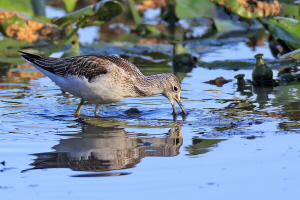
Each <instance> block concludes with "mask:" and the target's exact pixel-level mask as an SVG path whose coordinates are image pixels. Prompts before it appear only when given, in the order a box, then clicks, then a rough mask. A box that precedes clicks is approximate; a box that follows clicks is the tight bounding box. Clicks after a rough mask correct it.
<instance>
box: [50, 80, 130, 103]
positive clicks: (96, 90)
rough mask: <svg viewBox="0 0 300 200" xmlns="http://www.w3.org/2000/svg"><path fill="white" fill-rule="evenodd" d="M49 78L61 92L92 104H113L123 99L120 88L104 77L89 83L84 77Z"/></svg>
mask: <svg viewBox="0 0 300 200" xmlns="http://www.w3.org/2000/svg"><path fill="white" fill-rule="evenodd" d="M49 78H51V79H52V80H53V81H54V82H55V83H56V84H57V85H58V86H59V87H60V88H61V89H62V90H64V91H66V92H69V93H70V94H72V95H74V96H76V97H79V98H82V99H84V100H86V101H88V102H90V103H93V104H107V103H114V102H117V101H120V100H122V99H123V98H124V97H125V96H124V93H123V92H122V86H120V85H119V84H118V83H116V82H111V81H109V79H108V77H106V76H105V75H103V77H101V78H97V79H96V80H93V81H91V82H88V79H86V78H84V77H80V78H78V77H76V76H65V77H60V76H57V75H53V76H52V77H51V76H49Z"/></svg>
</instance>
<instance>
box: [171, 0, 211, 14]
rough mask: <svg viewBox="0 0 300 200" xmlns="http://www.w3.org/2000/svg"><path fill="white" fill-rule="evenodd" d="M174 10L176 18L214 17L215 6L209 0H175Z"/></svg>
mask: <svg viewBox="0 0 300 200" xmlns="http://www.w3.org/2000/svg"><path fill="white" fill-rule="evenodd" d="M175 5H176V7H175V12H176V16H177V17H178V18H199V17H207V18H213V17H216V15H217V12H216V6H215V5H214V3H212V2H211V0H201V1H199V0H188V1H187V0H176V4H175Z"/></svg>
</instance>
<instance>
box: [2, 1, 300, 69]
mask: <svg viewBox="0 0 300 200" xmlns="http://www.w3.org/2000/svg"><path fill="white" fill-rule="evenodd" d="M49 6H50V7H54V8H56V9H60V10H62V11H63V12H64V13H65V14H64V15H63V16H61V17H54V18H50V17H47V15H46V12H45V10H46V7H49ZM149 10H150V11H152V12H149ZM149 13H150V14H149ZM91 26H98V27H99V33H100V34H101V36H100V38H99V41H104V42H111V41H131V42H132V41H134V42H136V43H152V44H153V43H169V44H171V43H173V41H174V40H175V41H179V42H183V41H186V40H191V39H195V38H197V39H207V38H210V39H211V38H213V39H222V38H229V37H235V38H236V37H245V36H247V37H250V36H251V35H253V34H257V33H258V32H262V31H268V33H269V35H268V40H269V44H270V48H271V51H272V53H273V55H274V57H279V56H281V55H283V54H286V53H289V54H288V56H284V57H285V58H292V59H298V58H299V53H298V52H297V51H296V52H295V53H293V51H294V50H296V49H298V48H299V47H300V31H299V30H300V23H299V8H298V4H297V3H295V2H294V1H291V0H280V1H276V0H274V1H270V0H267V1H264V0H255V1H254V0H201V1H199V0H151V1H150V0H115V1H112V0H102V1H98V0H14V1H1V2H0V32H1V34H2V37H1V44H2V45H1V52H0V53H1V55H0V59H1V57H2V56H4V57H7V55H9V56H10V58H12V57H13V56H16V57H17V56H18V54H17V53H16V52H17V49H28V50H29V51H32V52H36V53H37V52H39V53H40V54H44V55H50V54H52V53H54V52H56V51H58V50H59V49H60V50H63V51H65V50H66V48H67V49H68V48H71V46H72V45H71V46H70V45H69V46H67V47H66V48H64V45H66V44H71V43H73V44H76V45H77V46H79V42H78V41H80V35H78V31H79V29H83V28H86V27H91ZM199 27H201V28H200V29H199ZM117 32H118V33H117ZM120 32H126V33H127V34H123V36H121V34H119V33H120ZM104 33H105V34H104ZM132 35H136V37H132ZM78 37H79V38H78ZM108 38H110V39H108ZM16 41H22V42H16ZM99 41H98V42H99ZM73 46H74V45H73ZM77 49H78V48H77ZM177 49H180V48H177ZM77 52H78V54H80V50H77ZM290 52H292V53H290ZM182 53H183V54H186V51H185V50H183V52H182ZM178 54H180V52H176V55H178ZM12 60H14V59H8V60H0V62H9V63H11V62H14V63H17V62H18V61H12Z"/></svg>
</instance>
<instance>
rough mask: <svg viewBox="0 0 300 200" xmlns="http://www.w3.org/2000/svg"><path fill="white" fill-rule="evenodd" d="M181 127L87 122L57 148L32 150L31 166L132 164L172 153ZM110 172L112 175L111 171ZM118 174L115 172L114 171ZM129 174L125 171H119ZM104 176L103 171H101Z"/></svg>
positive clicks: (103, 168) (97, 168) (119, 166)
mask: <svg viewBox="0 0 300 200" xmlns="http://www.w3.org/2000/svg"><path fill="white" fill-rule="evenodd" d="M180 129H181V127H174V128H171V129H170V130H169V131H168V132H166V133H163V134H158V135H157V134H155V135H153V134H145V133H139V134H132V133H128V132H126V131H125V130H124V128H113V127H99V126H93V125H84V127H83V129H82V132H81V133H79V134H76V135H72V138H68V139H61V140H60V141H59V144H57V145H55V146H53V149H54V150H55V151H53V152H46V153H36V154H33V155H35V156H36V157H37V158H36V159H35V160H34V162H33V163H31V164H30V165H32V166H34V167H33V168H31V169H27V170H24V171H28V170H33V169H47V168H70V169H72V170H75V171H92V172H107V171H111V170H117V169H126V168H132V167H134V166H135V165H136V164H138V163H139V162H140V161H141V159H142V158H144V157H147V156H158V157H171V156H176V155H178V154H179V148H180V147H181V145H182V141H183V139H182V136H181V130H180ZM108 175H110V174H109V173H108ZM112 175H114V176H115V173H112ZM118 175H126V174H118ZM101 176H102V175H101Z"/></svg>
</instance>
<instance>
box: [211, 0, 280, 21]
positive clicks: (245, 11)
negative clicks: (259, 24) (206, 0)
mask: <svg viewBox="0 0 300 200" xmlns="http://www.w3.org/2000/svg"><path fill="white" fill-rule="evenodd" d="M212 2H214V3H216V4H217V5H220V6H223V7H225V8H226V9H227V10H229V11H230V12H233V13H235V14H237V15H239V16H241V17H244V18H257V17H267V16H272V15H277V14H279V13H280V8H281V5H280V4H279V3H278V2H277V1H273V2H270V3H268V2H262V1H248V0H212Z"/></svg>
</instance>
